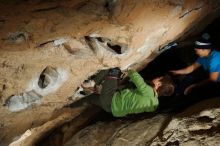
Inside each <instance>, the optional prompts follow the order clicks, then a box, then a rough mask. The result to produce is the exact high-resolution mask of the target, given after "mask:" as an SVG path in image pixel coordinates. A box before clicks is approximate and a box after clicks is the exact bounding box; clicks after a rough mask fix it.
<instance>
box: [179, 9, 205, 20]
mask: <svg viewBox="0 0 220 146" xmlns="http://www.w3.org/2000/svg"><path fill="white" fill-rule="evenodd" d="M202 7H203V6H200V7H197V8H194V9H191V10H189V11H187V12H185V13H184V14H183V15H181V16H180V17H179V19H181V18H183V17H185V16H187V15H189V14H190V13H191V12H192V11H197V10H200V9H201V8H202Z"/></svg>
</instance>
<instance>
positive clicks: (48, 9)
mask: <svg viewBox="0 0 220 146" xmlns="http://www.w3.org/2000/svg"><path fill="white" fill-rule="evenodd" d="M57 8H59V6H54V7H49V8H42V9H36V10H33V11H31V12H45V11H51V10H54V9H57Z"/></svg>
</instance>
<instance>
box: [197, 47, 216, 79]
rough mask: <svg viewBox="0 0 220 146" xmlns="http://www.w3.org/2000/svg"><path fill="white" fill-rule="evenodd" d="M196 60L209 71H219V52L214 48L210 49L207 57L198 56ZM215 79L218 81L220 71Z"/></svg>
mask: <svg viewBox="0 0 220 146" xmlns="http://www.w3.org/2000/svg"><path fill="white" fill-rule="evenodd" d="M197 62H198V63H199V64H201V65H202V67H203V68H204V69H205V70H206V71H208V72H210V73H212V72H220V52H218V51H216V50H212V51H211V53H210V55H209V56H208V57H199V58H198V59H197ZM217 81H218V82H220V73H219V75H218V79H217Z"/></svg>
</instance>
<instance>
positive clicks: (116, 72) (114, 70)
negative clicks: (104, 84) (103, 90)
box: [108, 67, 122, 79]
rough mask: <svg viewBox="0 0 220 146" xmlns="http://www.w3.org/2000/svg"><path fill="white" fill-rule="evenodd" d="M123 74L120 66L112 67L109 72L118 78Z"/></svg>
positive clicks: (109, 74)
mask: <svg viewBox="0 0 220 146" xmlns="http://www.w3.org/2000/svg"><path fill="white" fill-rule="evenodd" d="M121 75H122V72H121V70H120V68H118V67H115V68H111V69H110V70H109V73H108V76H111V77H116V78H118V79H119V78H120V77H121Z"/></svg>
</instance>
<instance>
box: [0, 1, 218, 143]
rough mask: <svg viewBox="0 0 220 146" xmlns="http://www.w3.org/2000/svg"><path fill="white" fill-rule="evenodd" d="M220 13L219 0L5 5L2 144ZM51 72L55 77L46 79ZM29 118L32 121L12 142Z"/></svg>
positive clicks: (0, 66)
mask: <svg viewBox="0 0 220 146" xmlns="http://www.w3.org/2000/svg"><path fill="white" fill-rule="evenodd" d="M219 6H220V2H219V1H218V0H213V1H207V0H201V1H197V0H190V1H182V0H179V1H174V0H165V1H163V2H161V1H159V0H154V1H146V0H139V1H127V0H90V1H87V0H68V1H40V0H37V1H25V2H22V1H21V2H19V1H11V2H6V1H2V2H1V3H0V8H1V9H0V11H1V16H0V37H1V39H0V56H1V57H0V76H1V77H0V99H1V100H0V102H1V105H6V106H1V107H0V113H1V114H0V119H1V123H3V125H5V126H3V128H2V131H3V133H4V135H0V139H2V140H1V141H4V142H6V143H7V142H9V141H11V139H12V138H13V137H15V136H16V135H20V134H21V133H22V132H24V131H25V130H27V129H28V128H30V127H32V125H31V123H37V124H36V125H40V124H41V123H43V121H47V120H48V119H49V118H50V115H51V113H52V112H53V110H54V109H55V108H60V107H62V106H63V105H65V104H67V103H68V102H69V100H68V99H69V98H68V97H70V96H72V95H73V94H74V93H75V92H74V91H75V90H76V89H77V87H78V86H79V85H80V84H81V83H82V82H83V81H84V80H85V79H87V78H88V77H89V76H91V75H93V74H94V73H96V72H97V71H98V70H100V69H105V68H110V67H115V66H118V67H120V68H121V69H126V68H128V67H129V66H131V65H132V66H133V67H134V68H141V67H143V65H146V64H147V63H149V62H150V61H151V60H153V59H154V58H155V57H156V56H157V55H158V54H160V53H161V52H162V51H163V49H161V48H163V46H165V45H166V44H168V43H170V42H172V41H174V40H176V39H178V38H179V37H180V36H182V35H183V34H190V32H191V31H190V30H191V29H192V28H193V29H195V27H194V26H195V25H196V24H198V23H199V22H201V20H203V19H204V18H206V20H205V22H204V24H201V25H202V26H203V25H204V26H205V24H207V23H209V22H210V21H211V20H212V19H213V18H214V17H215V16H217V15H218V12H219ZM12 10H13V11H12ZM207 18H209V19H207ZM134 64H136V65H135V66H134ZM48 68H52V70H53V71H51V72H52V73H51V72H50V73H51V74H50V73H49V74H48V73H43V72H44V71H45V70H46V69H48ZM53 72H55V73H53ZM42 73H43V74H44V75H43V74H42ZM42 76H43V78H44V79H43V81H42V78H41V77H42ZM25 109H26V110H25ZM15 111H16V112H15ZM13 112H15V113H13ZM39 114H40V115H42V116H40V117H39V116H38V117H37V116H35V115H39ZM27 115H32V116H33V117H32V118H28V119H26V120H25V121H24V122H23V123H22V125H21V126H20V127H19V128H17V129H16V128H15V129H14V132H13V134H11V132H10V129H11V128H13V126H14V125H16V123H17V120H18V119H20V118H21V117H24V116H27ZM8 121H10V122H8ZM36 125H34V126H36ZM5 127H8V128H7V129H6V128H5Z"/></svg>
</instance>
